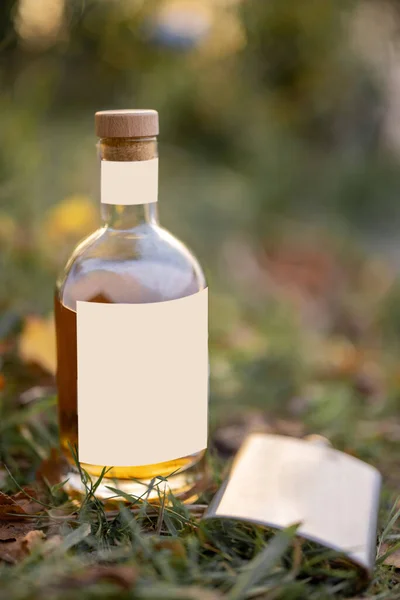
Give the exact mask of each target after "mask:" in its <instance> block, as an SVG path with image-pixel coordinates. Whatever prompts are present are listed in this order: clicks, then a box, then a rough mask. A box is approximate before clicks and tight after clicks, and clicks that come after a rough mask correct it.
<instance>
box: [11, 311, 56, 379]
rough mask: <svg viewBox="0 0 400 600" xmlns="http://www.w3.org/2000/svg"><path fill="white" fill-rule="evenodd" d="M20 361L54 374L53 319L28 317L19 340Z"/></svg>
mask: <svg viewBox="0 0 400 600" xmlns="http://www.w3.org/2000/svg"><path fill="white" fill-rule="evenodd" d="M19 353H20V356H21V358H22V360H24V361H26V362H28V363H34V364H36V365H39V366H40V367H42V368H43V369H44V370H46V371H48V372H49V373H52V374H55V372H56V362H57V361H56V339H55V326H54V319H53V317H52V316H51V317H48V318H47V319H43V318H41V317H28V318H27V319H26V321H25V326H24V328H23V331H22V333H21V337H20V340H19Z"/></svg>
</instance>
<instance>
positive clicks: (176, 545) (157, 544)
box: [153, 537, 186, 558]
mask: <svg viewBox="0 0 400 600" xmlns="http://www.w3.org/2000/svg"><path fill="white" fill-rule="evenodd" d="M153 548H154V550H169V551H170V552H171V554H172V555H173V556H174V557H175V558H186V548H185V545H184V543H183V541H182V540H180V539H178V538H167V537H165V538H160V539H155V540H154V542H153Z"/></svg>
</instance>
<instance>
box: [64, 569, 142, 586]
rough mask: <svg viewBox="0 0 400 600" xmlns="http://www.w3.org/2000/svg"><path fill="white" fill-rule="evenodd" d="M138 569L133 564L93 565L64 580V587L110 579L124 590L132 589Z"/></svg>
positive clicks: (85, 584)
mask: <svg viewBox="0 0 400 600" xmlns="http://www.w3.org/2000/svg"><path fill="white" fill-rule="evenodd" d="M137 577H138V570H137V569H136V567H134V566H132V565H93V566H91V567H88V568H86V569H85V571H83V572H82V573H77V574H76V575H74V576H71V577H66V578H65V579H63V580H62V582H61V584H60V587H62V588H75V587H76V588H81V587H82V586H88V585H93V584H94V583H98V582H100V581H108V582H110V583H114V584H115V585H117V586H119V587H120V588H121V589H123V590H130V589H131V588H132V586H133V585H134V584H135V583H136V580H137Z"/></svg>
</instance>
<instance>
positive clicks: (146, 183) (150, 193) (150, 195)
mask: <svg viewBox="0 0 400 600" xmlns="http://www.w3.org/2000/svg"><path fill="white" fill-rule="evenodd" d="M157 199H158V158H152V159H151V160H137V161H112V160H102V161H101V202H102V204H119V205H130V204H150V203H152V202H157Z"/></svg>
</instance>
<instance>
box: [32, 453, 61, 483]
mask: <svg viewBox="0 0 400 600" xmlns="http://www.w3.org/2000/svg"><path fill="white" fill-rule="evenodd" d="M67 468H68V463H67V461H66V459H65V457H64V456H62V454H61V453H60V451H59V450H58V449H57V448H51V450H50V456H49V457H48V458H46V459H44V460H43V461H42V463H41V464H40V465H39V468H38V469H37V471H36V479H37V481H44V482H45V483H48V484H50V485H56V484H57V483H60V482H61V481H63V480H64V475H65V474H66V471H67Z"/></svg>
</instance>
